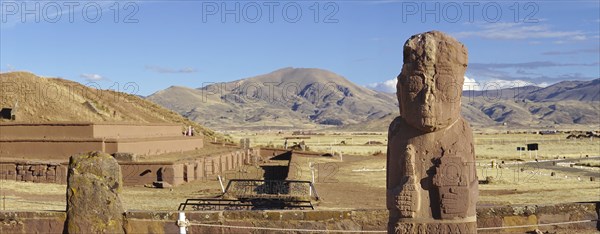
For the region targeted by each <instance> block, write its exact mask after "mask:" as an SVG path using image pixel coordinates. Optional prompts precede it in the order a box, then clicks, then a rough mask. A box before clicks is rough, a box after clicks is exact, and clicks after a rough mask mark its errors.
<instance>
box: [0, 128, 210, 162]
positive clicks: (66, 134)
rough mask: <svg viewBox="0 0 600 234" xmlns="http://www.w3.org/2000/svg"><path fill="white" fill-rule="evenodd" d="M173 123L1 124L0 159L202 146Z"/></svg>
mask: <svg viewBox="0 0 600 234" xmlns="http://www.w3.org/2000/svg"><path fill="white" fill-rule="evenodd" d="M181 130H182V128H181V126H180V125H177V124H102V123H100V124H96V123H75V122H65V123H40V124H34V123H32V124H27V123H1V124H0V157H10V158H18V157H23V158H35V159H48V160H66V159H67V158H68V157H69V156H70V155H74V154H77V153H81V152H88V151H103V152H106V153H109V154H113V153H116V152H123V153H133V154H137V155H156V154H163V153H171V152H181V151H192V150H196V149H200V148H203V147H204V140H203V137H184V136H182V134H181Z"/></svg>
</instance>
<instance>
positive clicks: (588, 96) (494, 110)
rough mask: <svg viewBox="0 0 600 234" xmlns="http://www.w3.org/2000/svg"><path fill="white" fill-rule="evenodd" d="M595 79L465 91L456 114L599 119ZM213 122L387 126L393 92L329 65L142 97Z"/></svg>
mask: <svg viewBox="0 0 600 234" xmlns="http://www.w3.org/2000/svg"><path fill="white" fill-rule="evenodd" d="M599 92H600V79H595V80H591V81H564V82H560V83H557V84H554V85H551V86H548V87H545V88H540V87H535V86H528V87H519V88H510V89H500V90H489V91H465V92H464V93H463V99H462V103H463V107H462V115H463V116H464V117H465V119H467V120H468V121H469V122H470V123H471V124H472V125H473V126H474V127H478V128H486V127H502V128H561V127H566V126H575V125H579V126H584V127H585V126H596V127H595V128H598V127H597V126H598V124H600V106H599V104H600V102H599V101H600V94H599ZM148 100H151V101H154V102H156V103H158V104H160V105H162V106H164V107H166V108H169V109H171V110H174V111H176V112H177V113H180V114H182V115H183V116H186V117H188V118H190V119H192V120H194V121H197V122H199V123H201V124H203V125H205V126H209V127H211V128H215V129H224V130H230V129H237V128H266V127H271V128H277V129H281V128H317V127H318V126H321V127H331V126H337V128H338V129H341V130H353V131H386V130H387V126H388V124H389V123H390V122H391V120H392V119H393V118H394V117H395V116H396V115H397V113H398V102H397V100H396V96H395V95H394V94H389V93H382V92H377V91H373V90H370V89H367V88H365V87H361V86H358V85H355V84H353V83H352V82H350V81H348V80H347V79H345V78H344V77H342V76H339V75H337V74H335V73H332V72H330V71H325V70H321V69H307V68H284V69H280V70H277V71H274V72H272V73H269V74H265V75H260V76H256V77H251V78H247V79H242V80H237V81H232V82H226V83H217V84H211V85H209V86H206V87H203V88H200V89H190V88H185V87H170V88H168V89H165V90H162V91H159V92H156V93H155V94H153V95H151V96H149V97H148Z"/></svg>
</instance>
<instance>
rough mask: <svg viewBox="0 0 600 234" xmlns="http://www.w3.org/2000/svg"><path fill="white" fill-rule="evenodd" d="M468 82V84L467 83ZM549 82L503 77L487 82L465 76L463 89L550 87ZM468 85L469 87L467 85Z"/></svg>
mask: <svg viewBox="0 0 600 234" xmlns="http://www.w3.org/2000/svg"><path fill="white" fill-rule="evenodd" d="M467 84H468V85H467ZM549 85H550V84H549V83H548V82H542V83H539V84H536V83H533V82H530V81H525V80H502V79H490V80H487V81H485V82H477V81H476V80H475V79H471V78H468V77H466V76H465V85H464V86H463V90H496V89H508V88H518V87H524V86H537V87H541V88H544V87H548V86H549ZM465 86H467V87H465Z"/></svg>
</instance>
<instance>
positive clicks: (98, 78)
mask: <svg viewBox="0 0 600 234" xmlns="http://www.w3.org/2000/svg"><path fill="white" fill-rule="evenodd" d="M79 77H81V78H83V79H85V80H87V81H89V82H92V81H101V80H105V79H106V78H104V77H103V76H101V75H98V74H81V75H79Z"/></svg>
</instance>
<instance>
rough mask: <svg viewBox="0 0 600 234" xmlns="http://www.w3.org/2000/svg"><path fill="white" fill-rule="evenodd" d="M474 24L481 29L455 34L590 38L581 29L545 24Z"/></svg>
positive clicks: (500, 38)
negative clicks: (552, 27)
mask: <svg viewBox="0 0 600 234" xmlns="http://www.w3.org/2000/svg"><path fill="white" fill-rule="evenodd" d="M474 25H476V27H478V28H479V29H478V30H473V31H462V32H458V33H454V36H456V37H457V38H467V37H479V38H484V39H496V40H522V39H555V40H559V41H561V40H562V41H567V40H575V41H581V40H587V39H588V36H587V35H586V33H585V32H582V31H580V30H570V31H561V30H553V29H551V27H550V26H549V25H545V24H534V25H532V24H526V23H493V24H474Z"/></svg>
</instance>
